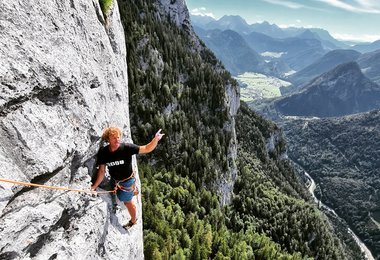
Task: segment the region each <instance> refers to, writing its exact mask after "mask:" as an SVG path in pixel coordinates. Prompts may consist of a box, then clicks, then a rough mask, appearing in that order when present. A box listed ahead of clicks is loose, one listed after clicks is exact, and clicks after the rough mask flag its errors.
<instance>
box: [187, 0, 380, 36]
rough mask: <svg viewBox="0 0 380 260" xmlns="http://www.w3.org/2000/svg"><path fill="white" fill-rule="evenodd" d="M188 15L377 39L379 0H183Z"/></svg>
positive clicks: (379, 11)
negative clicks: (227, 17)
mask: <svg viewBox="0 0 380 260" xmlns="http://www.w3.org/2000/svg"><path fill="white" fill-rule="evenodd" d="M185 1H186V4H187V7H188V9H189V11H190V13H191V14H194V15H208V16H212V17H213V18H215V19H219V18H221V17H222V16H224V15H239V16H241V17H242V18H244V19H245V20H246V21H247V23H248V24H253V23H259V22H263V21H267V22H269V23H271V24H276V25H278V26H280V27H282V28H286V27H304V28H310V27H312V28H322V29H325V30H327V31H328V32H329V33H330V34H331V35H332V36H333V37H334V38H336V39H338V40H347V41H359V42H373V41H376V40H379V39H380V0H185Z"/></svg>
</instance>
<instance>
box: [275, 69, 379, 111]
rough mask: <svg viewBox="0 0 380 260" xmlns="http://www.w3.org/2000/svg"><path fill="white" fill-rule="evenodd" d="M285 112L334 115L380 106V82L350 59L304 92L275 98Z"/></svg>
mask: <svg viewBox="0 0 380 260" xmlns="http://www.w3.org/2000/svg"><path fill="white" fill-rule="evenodd" d="M275 107H276V109H277V110H278V111H280V112H281V113H282V114H284V115H294V116H317V117H331V116H342V115H348V114H353V113H358V112H365V111H369V110H372V109H376V108H380V86H379V85H377V84H375V83H374V82H372V81H371V80H369V79H368V78H366V77H365V76H364V75H363V73H362V72H361V70H360V68H359V65H358V64H357V63H356V62H349V63H346V64H342V65H339V66H337V67H336V68H334V69H333V70H331V71H329V72H326V73H324V74H323V75H321V76H319V77H317V78H315V79H314V80H313V81H312V82H310V83H309V84H308V85H306V86H305V88H304V90H303V91H302V92H300V93H297V94H294V95H291V96H288V97H284V98H282V99H280V100H278V101H276V102H275Z"/></svg>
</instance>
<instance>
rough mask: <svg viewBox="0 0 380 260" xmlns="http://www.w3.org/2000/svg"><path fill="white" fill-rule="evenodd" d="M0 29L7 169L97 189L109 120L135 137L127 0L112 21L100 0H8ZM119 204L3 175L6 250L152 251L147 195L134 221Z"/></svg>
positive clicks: (0, 248) (1, 164)
mask: <svg viewBox="0 0 380 260" xmlns="http://www.w3.org/2000/svg"><path fill="white" fill-rule="evenodd" d="M114 2H116V1H114ZM0 31H1V35H0V118H1V121H0V142H1V147H0V172H1V175H0V176H1V178H3V179H10V180H17V181H23V182H33V183H39V184H44V185H52V186H60V187H71V188H75V189H85V190H89V187H90V181H91V177H92V175H93V173H94V171H95V169H94V164H95V155H96V152H97V150H98V148H99V145H100V135H101V132H102V129H103V128H105V127H107V126H110V125H113V126H119V127H120V128H122V129H123V132H124V134H125V141H126V139H127V138H131V137H130V130H129V127H130V126H129V110H128V88H127V87H128V86H127V85H128V84H127V81H128V77H127V65H126V59H125V56H126V49H125V38H124V32H123V28H122V26H121V22H120V17H119V11H118V7H117V3H114V5H113V6H112V7H111V9H110V12H109V14H108V23H107V27H106V26H105V19H104V16H103V13H102V11H101V9H100V7H99V3H98V1H97V0H92V1H79V0H70V1H40V0H30V1H16V2H15V1H8V2H4V3H2V4H1V6H0ZM134 167H135V168H136V163H135V166H134ZM101 187H102V188H104V189H110V188H109V187H108V186H107V182H106V181H105V182H104V185H103V186H102V185H101ZM135 199H136V200H138V202H139V201H140V197H138V198H135ZM119 203H120V202H119ZM112 205H113V200H112V196H111V195H110V194H101V195H98V196H96V197H95V196H91V195H89V194H86V193H77V192H67V191H59V190H51V189H42V188H34V187H25V186H21V185H16V184H11V183H5V182H0V210H1V213H0V214H1V215H0V233H1V239H0V259H122V258H123V259H143V257H144V256H143V240H142V224H141V203H137V206H138V216H139V219H140V221H139V224H138V225H137V226H135V227H133V228H132V229H131V230H130V231H125V230H124V229H123V228H122V224H125V223H127V222H128V220H129V216H128V213H127V210H126V209H125V207H124V206H123V205H121V204H120V205H121V206H122V210H117V211H116V213H114V211H113V206H112Z"/></svg>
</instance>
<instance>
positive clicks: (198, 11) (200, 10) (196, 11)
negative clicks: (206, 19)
mask: <svg viewBox="0 0 380 260" xmlns="http://www.w3.org/2000/svg"><path fill="white" fill-rule="evenodd" d="M190 14H192V15H201V16H210V17H212V18H214V19H215V16H214V14H213V13H211V12H207V9H206V8H205V7H200V8H195V9H193V10H191V11H190Z"/></svg>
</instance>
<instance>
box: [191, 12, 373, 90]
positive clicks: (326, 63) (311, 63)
mask: <svg viewBox="0 0 380 260" xmlns="http://www.w3.org/2000/svg"><path fill="white" fill-rule="evenodd" d="M191 20H192V24H193V26H194V28H195V31H196V32H197V33H198V35H199V37H200V38H201V39H202V40H203V41H204V42H205V44H206V45H207V46H208V47H209V48H210V49H211V50H212V51H213V52H214V53H215V54H216V56H217V57H218V58H219V59H220V60H221V61H222V62H223V63H224V64H225V66H226V68H227V69H228V70H229V71H230V72H231V73H232V74H238V73H241V72H246V71H252V72H261V73H264V74H268V75H271V76H276V77H280V78H283V79H285V80H289V81H290V82H292V83H293V84H294V85H296V86H299V85H300V84H305V83H307V81H309V80H311V79H312V78H313V77H315V76H318V75H320V74H318V73H320V72H321V73H323V72H326V71H328V69H332V68H333V67H334V66H336V65H339V64H342V63H344V62H348V61H353V60H356V59H358V58H359V56H360V54H361V53H367V52H374V51H376V50H378V49H380V40H379V41H376V42H373V43H367V44H360V45H355V46H349V45H348V44H345V43H344V42H341V41H338V40H336V39H334V38H333V37H332V36H331V35H330V34H329V32H328V31H326V30H323V29H319V28H295V27H290V28H280V27H278V26H277V25H275V24H269V23H268V22H263V23H256V24H251V25H250V24H248V23H247V22H246V21H245V20H244V19H243V18H241V17H240V16H223V17H222V18H220V19H219V20H215V19H213V18H211V17H207V16H191ZM215 30H217V31H215ZM224 31H228V33H224ZM231 31H233V32H236V33H237V34H239V35H240V37H238V36H237V35H234V36H233V38H234V39H236V41H237V42H236V43H233V42H231V40H232V38H231V35H232V32H231ZM244 41H245V42H246V43H244ZM227 43H228V45H227ZM342 49H345V50H346V51H343V50H342ZM336 50H341V52H340V51H336ZM349 50H350V51H349ZM330 51H333V52H332V53H329V52H330ZM334 51H335V52H334ZM355 51H356V52H355ZM235 53H237V54H238V55H237V56H235ZM245 54H246V55H245ZM358 54H359V56H358ZM260 55H261V56H262V58H260ZM325 55H326V56H325ZM363 55H364V54H363ZM242 59H244V60H242ZM369 60H371V59H367V61H366V62H364V61H359V60H358V64H359V65H360V67H361V68H362V69H365V68H364V67H363V64H364V63H368V62H369ZM263 61H265V62H266V63H268V64H267V65H265V64H264V63H263ZM375 65H377V64H376V63H375ZM315 66H316V67H315ZM367 67H368V66H367ZM369 67H371V69H370V72H368V73H367V72H366V71H365V70H364V71H363V72H364V74H365V75H368V76H369V77H370V78H371V79H372V80H375V81H376V80H379V79H378V69H376V68H377V67H378V66H374V65H370V66H369ZM323 68H325V69H323ZM292 71H295V72H297V73H296V75H294V76H291V77H289V78H288V79H287V78H286V75H288V74H290V73H291V72H292ZM290 89H291V88H290Z"/></svg>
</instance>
